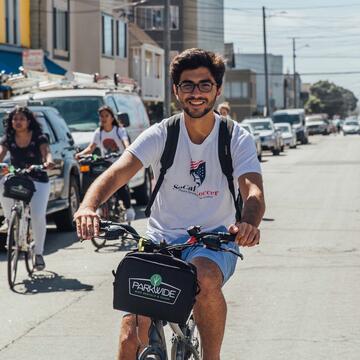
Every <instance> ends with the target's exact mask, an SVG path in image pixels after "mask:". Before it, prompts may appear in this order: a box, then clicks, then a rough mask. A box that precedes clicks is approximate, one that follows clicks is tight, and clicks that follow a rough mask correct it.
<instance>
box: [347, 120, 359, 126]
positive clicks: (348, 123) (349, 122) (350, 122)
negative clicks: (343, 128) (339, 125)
mask: <svg viewBox="0 0 360 360" xmlns="http://www.w3.org/2000/svg"><path fill="white" fill-rule="evenodd" d="M344 125H355V126H356V125H359V123H358V122H357V121H354V120H352V121H345V123H344Z"/></svg>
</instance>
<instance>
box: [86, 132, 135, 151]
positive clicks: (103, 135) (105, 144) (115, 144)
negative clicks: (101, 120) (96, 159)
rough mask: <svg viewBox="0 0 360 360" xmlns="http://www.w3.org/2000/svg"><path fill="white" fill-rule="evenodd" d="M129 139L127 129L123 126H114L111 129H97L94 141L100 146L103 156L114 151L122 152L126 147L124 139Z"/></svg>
mask: <svg viewBox="0 0 360 360" xmlns="http://www.w3.org/2000/svg"><path fill="white" fill-rule="evenodd" d="M125 140H128V136H127V133H126V130H125V129H124V128H123V127H117V126H113V128H112V129H111V131H105V130H100V128H98V129H96V130H95V132H94V136H93V140H92V143H93V144H95V145H96V146H97V147H98V148H100V151H101V156H105V155H106V154H109V153H112V152H118V153H122V152H123V151H124V150H125V148H124V145H123V141H125Z"/></svg>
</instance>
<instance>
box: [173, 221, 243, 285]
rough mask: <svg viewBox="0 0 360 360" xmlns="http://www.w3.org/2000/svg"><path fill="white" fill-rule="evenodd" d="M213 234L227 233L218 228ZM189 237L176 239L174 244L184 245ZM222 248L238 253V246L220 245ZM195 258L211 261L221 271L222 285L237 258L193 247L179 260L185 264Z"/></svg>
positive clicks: (186, 250)
mask: <svg viewBox="0 0 360 360" xmlns="http://www.w3.org/2000/svg"><path fill="white" fill-rule="evenodd" d="M213 231H214V232H217V231H224V232H227V231H228V230H227V229H226V227H225V226H220V227H218V228H216V229H214V230H213ZM188 238H189V235H186V236H184V237H181V239H177V241H176V243H184V242H186V241H187V240H188ZM222 246H223V247H224V248H228V249H234V250H236V251H239V246H238V245H237V244H236V243H232V242H231V243H228V244H226V245H222ZM197 257H205V258H207V259H209V260H211V261H213V262H214V263H215V264H216V265H217V266H218V267H219V268H220V270H221V272H222V274H223V285H224V284H225V283H226V282H227V281H228V280H229V279H230V277H231V275H232V274H233V273H234V271H235V267H236V262H237V259H238V257H237V256H236V255H234V254H232V253H229V252H225V251H214V250H209V249H206V248H203V247H195V248H189V249H185V250H184V251H183V252H182V254H181V259H182V260H184V261H187V262H190V261H191V260H193V259H195V258H197Z"/></svg>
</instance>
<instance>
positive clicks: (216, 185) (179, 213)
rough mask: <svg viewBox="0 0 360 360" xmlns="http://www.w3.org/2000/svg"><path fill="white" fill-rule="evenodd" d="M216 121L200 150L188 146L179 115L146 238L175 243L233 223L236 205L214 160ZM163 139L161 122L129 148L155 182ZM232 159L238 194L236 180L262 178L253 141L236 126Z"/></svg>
mask: <svg viewBox="0 0 360 360" xmlns="http://www.w3.org/2000/svg"><path fill="white" fill-rule="evenodd" d="M215 119H216V120H215V125H214V128H213V129H212V131H211V133H210V134H209V135H208V137H207V138H206V139H205V140H204V142H203V143H202V144H199V145H198V144H194V143H193V142H192V141H191V140H190V138H189V135H188V132H187V129H186V127H185V123H184V118H183V115H182V118H181V120H180V133H179V140H178V145H177V150H176V154H175V158H174V163H173V165H172V166H171V167H170V168H169V169H168V170H167V172H166V175H165V178H164V181H163V183H162V185H161V187H160V190H159V192H158V194H157V196H156V198H155V201H154V204H153V206H152V208H151V216H150V218H149V221H148V235H150V236H151V237H152V238H154V239H156V240H158V241H160V240H162V239H166V240H167V241H170V242H171V241H174V240H176V239H177V238H178V237H180V236H183V235H185V234H186V229H187V228H188V227H189V226H192V225H201V227H202V231H209V230H213V229H215V228H217V227H219V226H221V225H224V226H226V227H227V226H229V225H230V224H233V223H234V222H235V206H234V200H233V197H232V195H231V193H230V190H229V186H228V182H227V179H226V177H225V175H224V174H223V172H222V170H221V165H220V161H219V155H218V136H219V124H220V121H221V120H220V117H219V116H218V115H215ZM166 133H167V128H166V124H165V122H164V121H162V122H161V123H159V124H155V125H153V126H151V127H150V128H149V129H147V130H146V131H144V132H143V133H142V134H141V135H140V136H139V137H138V138H137V139H136V140H135V141H134V142H133V143H132V144H131V145H130V147H128V148H127V150H128V151H130V152H131V153H132V154H133V155H135V156H136V157H137V158H138V159H139V160H140V161H141V163H142V164H143V166H144V167H148V166H151V167H152V169H153V171H154V176H155V180H157V178H158V177H159V174H160V169H161V164H160V158H161V155H162V153H163V150H164V147H165V141H166ZM231 155H232V160H233V167H234V173H233V176H234V186H235V193H236V194H237V191H238V181H237V179H238V177H239V176H241V175H243V174H245V173H249V172H256V173H261V168H260V164H259V161H258V159H257V154H256V148H255V144H254V140H253V139H252V137H251V135H250V134H249V133H248V132H247V131H246V130H244V129H242V128H241V127H240V126H239V125H238V124H237V123H235V124H234V129H233V133H232V138H231Z"/></svg>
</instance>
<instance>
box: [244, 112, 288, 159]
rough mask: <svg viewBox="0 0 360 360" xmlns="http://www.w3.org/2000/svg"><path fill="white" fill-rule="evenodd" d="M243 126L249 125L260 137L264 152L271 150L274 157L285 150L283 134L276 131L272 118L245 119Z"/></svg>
mask: <svg viewBox="0 0 360 360" xmlns="http://www.w3.org/2000/svg"><path fill="white" fill-rule="evenodd" d="M242 124H249V125H250V126H251V127H252V129H253V131H254V133H255V134H256V135H259V136H260V140H261V148H262V150H270V151H271V152H272V153H273V155H279V154H280V152H281V151H282V150H283V147H284V144H283V140H282V137H281V134H280V132H279V131H277V130H276V129H275V126H274V123H273V122H272V120H271V118H254V119H245V120H243V121H242Z"/></svg>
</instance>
